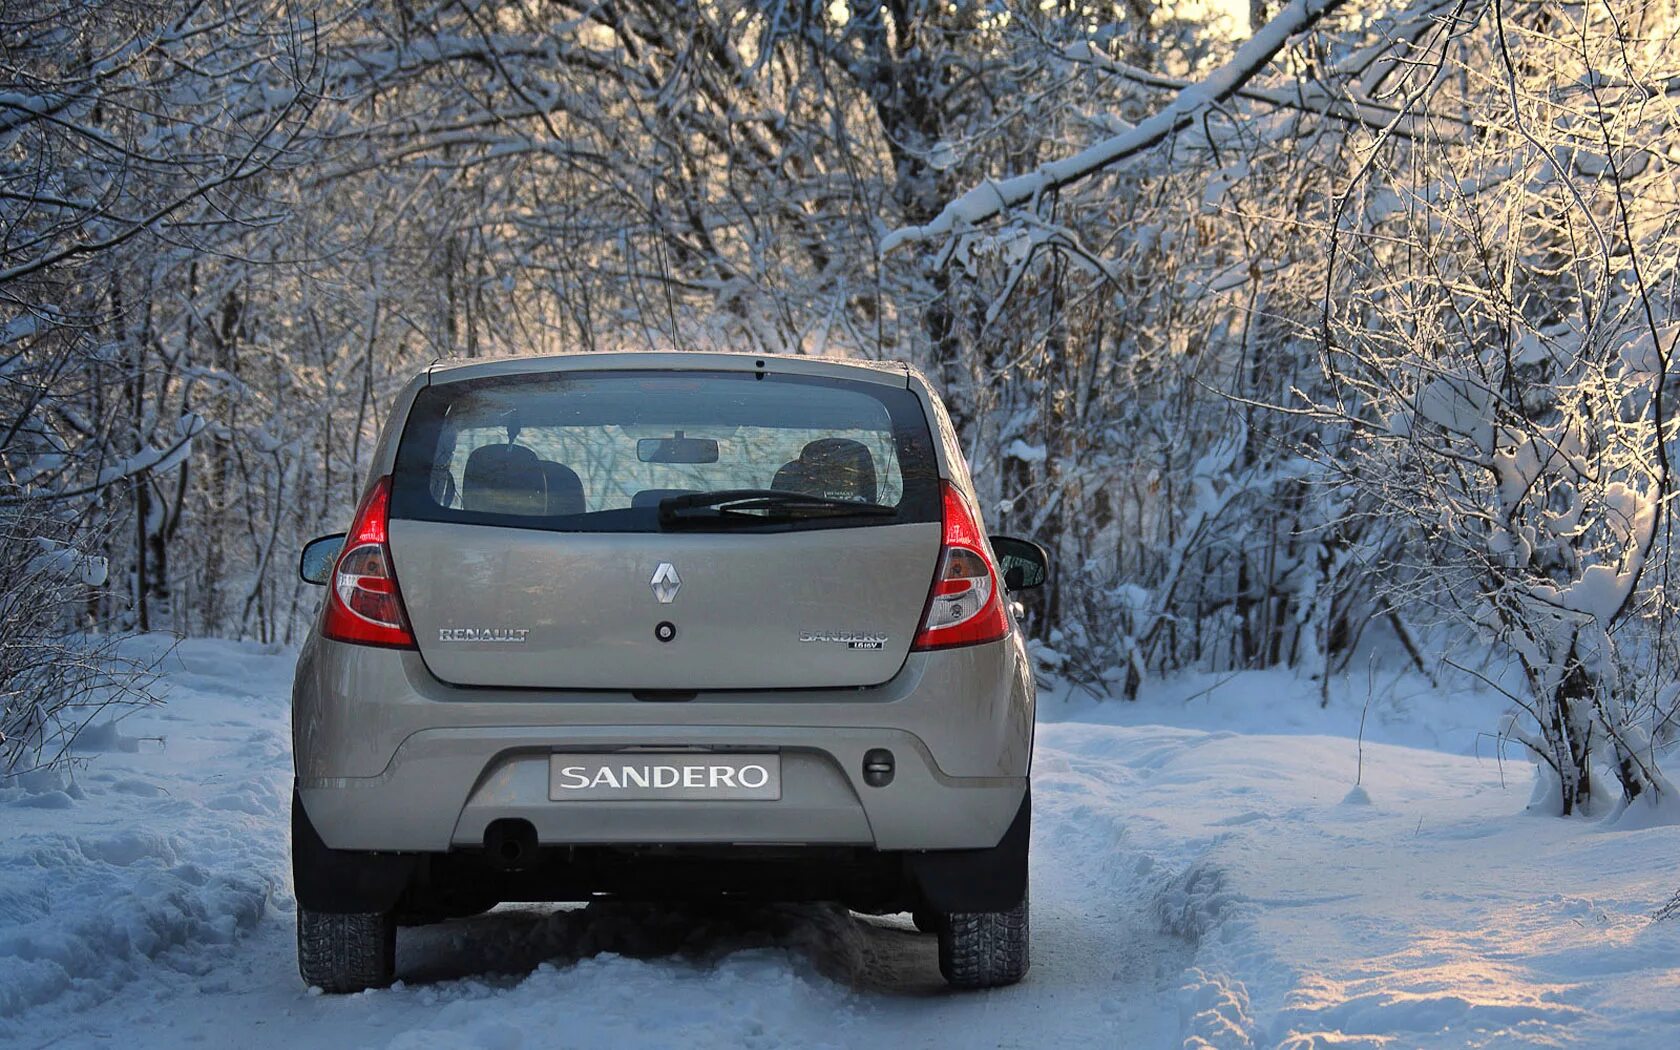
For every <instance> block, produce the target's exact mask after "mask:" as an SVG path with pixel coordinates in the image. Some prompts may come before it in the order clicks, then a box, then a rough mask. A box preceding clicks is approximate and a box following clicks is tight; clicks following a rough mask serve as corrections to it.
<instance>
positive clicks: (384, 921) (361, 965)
mask: <svg viewBox="0 0 1680 1050" xmlns="http://www.w3.org/2000/svg"><path fill="white" fill-rule="evenodd" d="M297 953H298V973H300V974H301V975H302V976H303V981H304V983H305V984H308V985H310V986H312V987H315V988H319V989H321V990H322V991H324V992H359V991H362V990H363V989H366V988H383V987H385V986H386V985H388V984H390V983H391V978H392V977H393V976H395V974H396V969H397V924H396V920H395V919H394V918H393V917H392V916H391V915H389V914H386V913H384V912H353V913H350V914H345V915H339V914H333V913H330V912H318V911H310V910H309V909H307V908H299V909H298V913H297Z"/></svg>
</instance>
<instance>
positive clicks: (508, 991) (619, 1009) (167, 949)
mask: <svg viewBox="0 0 1680 1050" xmlns="http://www.w3.org/2000/svg"><path fill="white" fill-rule="evenodd" d="M168 666H169V668H170V672H169V684H170V686H171V693H170V701H169V704H168V705H167V706H166V707H164V708H162V709H159V710H155V711H147V712H143V713H140V714H137V715H135V716H133V717H131V718H129V719H128V720H126V721H125V722H124V723H122V726H121V732H120V733H113V734H106V736H105V737H104V738H103V739H96V742H98V743H101V744H103V745H104V746H107V747H111V748H114V749H116V750H114V751H113V752H111V753H106V754H103V755H100V756H98V760H97V761H96V762H94V763H93V764H92V765H91V766H90V767H89V768H87V769H84V770H83V771H81V772H80V773H79V774H78V776H77V787H76V789H75V790H74V791H73V792H72V794H75V795H78V796H81V797H77V798H72V797H68V796H66V795H64V794H62V793H59V792H56V791H52V790H43V789H44V788H46V785H44V784H37V785H35V788H36V793H35V794H31V795H29V796H28V797H25V798H21V799H13V800H12V801H11V802H10V808H9V809H8V808H0V821H5V822H7V823H22V822H24V821H27V822H28V825H29V830H27V831H26V832H25V834H24V838H25V840H26V841H27V843H28V845H27V847H26V848H24V849H18V848H17V846H18V845H19V844H17V843H14V844H12V846H11V847H10V848H8V849H7V850H6V851H5V852H4V854H3V855H0V1045H6V1046H9V1047H10V1046H16V1047H25V1048H33V1047H46V1046H52V1047H68V1046H86V1045H107V1044H108V1045H120V1046H124V1047H152V1046H157V1047H162V1046H178V1045H182V1044H198V1045H209V1046H221V1045H238V1046H239V1047H241V1048H242V1050H258V1048H265V1047H288V1048H289V1047H297V1046H393V1047H421V1046H439V1047H443V1046H448V1047H457V1046H485V1047H517V1046H580V1047H584V1046H616V1045H626V1044H644V1045H649V1046H664V1045H674V1044H675V1043H676V1042H677V1041H678V1039H679V1038H680V1039H681V1041H682V1043H683V1044H684V1045H686V1046H691V1047H710V1046H719V1047H725V1046H727V1047H743V1046H782V1045H789V1046H826V1045H832V1046H852V1045H863V1044H871V1045H902V1046H941V1045H950V1044H952V1043H964V1044H967V1045H973V1043H974V1038H975V1036H976V1035H982V1036H983V1039H982V1045H985V1046H1000V1047H1009V1046H1041V1045H1045V1044H1046V1043H1047V1042H1054V1041H1059V1040H1062V1039H1064V1038H1072V1039H1075V1040H1076V1041H1078V1042H1084V1041H1086V1040H1090V1039H1098V1040H1100V1041H1101V1042H1103V1043H1105V1044H1110V1045H1112V1044H1115V1043H1118V1042H1120V1041H1123V1040H1122V1036H1123V1037H1124V1041H1133V1042H1136V1041H1138V1040H1141V1042H1140V1043H1138V1045H1147V1046H1157V1045H1160V1046H1165V1045H1175V1044H1176V1042H1177V1034H1176V1033H1177V1032H1178V1029H1179V1022H1178V1014H1177V1007H1176V1005H1175V1004H1174V990H1175V989H1176V987H1177V984H1178V979H1179V976H1180V974H1181V973H1182V971H1183V969H1184V966H1185V965H1186V964H1187V962H1188V960H1189V956H1190V953H1191V950H1192V948H1191V945H1189V944H1188V943H1187V942H1185V941H1182V940H1179V939H1177V938H1173V937H1170V936H1166V935H1162V934H1160V933H1158V932H1156V931H1157V930H1158V924H1157V923H1156V922H1155V921H1154V920H1153V919H1152V918H1151V917H1150V916H1149V899H1148V891H1149V883H1148V881H1147V880H1144V881H1143V882H1138V881H1135V880H1133V879H1132V878H1130V875H1131V874H1132V872H1133V870H1134V869H1133V867H1132V866H1130V864H1131V863H1135V860H1136V858H1133V857H1130V855H1129V854H1127V853H1126V851H1125V850H1124V849H1119V848H1116V844H1118V843H1120V842H1122V841H1123V839H1124V835H1123V833H1122V831H1121V829H1120V828H1119V827H1118V826H1117V824H1116V823H1115V822H1114V815H1113V814H1100V813H1086V814H1078V813H1071V812H1067V811H1065V810H1064V811H1062V812H1060V813H1059V812H1058V809H1057V806H1056V803H1055V801H1054V799H1053V797H1052V799H1051V800H1049V801H1041V802H1040V810H1041V812H1044V813H1048V814H1050V816H1048V817H1045V816H1041V817H1040V824H1041V826H1042V827H1044V828H1045V829H1047V831H1048V832H1049V833H1048V834H1045V833H1041V835H1040V837H1039V841H1038V842H1037V843H1035V874H1034V880H1035V885H1034V916H1033V918H1034V923H1035V927H1034V944H1033V952H1034V965H1033V971H1032V975H1031V977H1030V979H1029V980H1028V981H1027V982H1026V983H1025V984H1023V985H1021V986H1019V987H1016V988H1012V989H1007V990H1001V991H997V992H991V993H985V994H978V995H957V994H952V993H949V992H948V991H947V990H946V989H945V986H944V984H943V982H942V981H941V980H940V979H939V973H938V966H937V963H936V960H935V956H934V944H933V940H932V939H931V938H929V937H924V936H921V935H918V934H917V933H915V931H914V929H913V928H912V927H911V926H910V925H909V922H908V919H907V918H904V917H890V918H881V919H867V918H859V917H853V916H851V915H849V914H847V913H845V912H842V911H839V910H838V909H833V908H827V907H816V906H784V907H753V908H734V909H727V910H721V911H715V912H707V911H702V910H695V909H674V908H665V907H653V906H643V905H629V904H623V905H612V904H597V905H591V906H589V907H587V908H568V909H555V908H543V907H535V906H519V907H504V908H502V909H498V910H497V911H495V912H492V913H490V914H488V915H485V916H480V917H478V918H474V919H467V920H460V921H457V922H452V923H446V924H442V925H438V926H433V927H426V928H421V929H412V930H404V931H402V933H401V934H400V936H399V945H398V971H399V974H400V976H401V985H400V986H399V987H396V988H393V989H390V990H386V991H380V992H372V993H367V994H364V995H360V996H353V997H349V998H331V997H320V996H310V995H308V994H306V992H305V989H304V988H303V987H302V986H301V984H300V983H299V981H298V977H297V971H296V964H295V960H294V955H293V941H292V936H293V935H292V927H291V923H292V908H293V904H292V900H291V897H290V893H289V887H288V882H289V873H288V871H287V868H286V845H285V834H286V821H285V816H286V813H287V808H286V807H287V805H288V803H289V798H290V795H289V790H290V788H289V785H290V776H291V770H290V760H289V754H288V727H287V692H288V684H289V671H290V657H289V656H279V657H273V656H265V655H262V654H260V653H259V652H257V651H256V650H254V649H252V648H236V647H232V646H218V645H211V644H206V643H187V644H186V645H184V646H183V647H181V649H179V650H178V651H177V653H176V654H174V655H172V656H171V657H170V658H169V661H168ZM130 749H132V750H130ZM1053 794H1054V793H1052V796H1053ZM5 805H6V803H0V806H5ZM1046 807H1048V808H1046ZM20 818H22V819H21V820H20ZM1064 818H1065V819H1070V820H1073V821H1075V822H1077V823H1078V824H1079V829H1078V834H1076V835H1073V836H1060V835H1057V834H1055V832H1056V831H1057V830H1058V829H1064V825H1063V824H1062V823H1061V820H1062V819H1064ZM141 829H144V830H141ZM1092 843H1106V844H1108V846H1109V847H1110V848H1109V849H1106V850H1104V851H1101V852H1099V853H1098V854H1096V855H1097V856H1100V857H1102V858H1104V859H1103V863H1101V864H1100V865H1095V866H1093V864H1091V863H1090V858H1089V857H1088V856H1086V855H1085V851H1086V850H1087V849H1088V848H1089V846H1090V845H1091V844H1092ZM1117 858H1119V859H1126V860H1129V862H1122V863H1118V864H1116V863H1115V862H1116V859H1117ZM43 868H44V869H46V870H45V871H43V870H42V869H43ZM43 875H44V876H46V877H45V878H44V879H43V877H42V876H43ZM20 919H21V920H23V921H22V922H19V920H20ZM8 923H9V924H10V925H8ZM233 1033H237V1038H236V1040H234V1041H233V1042H231V1043H230V1036H231V1035H232V1034H233Z"/></svg>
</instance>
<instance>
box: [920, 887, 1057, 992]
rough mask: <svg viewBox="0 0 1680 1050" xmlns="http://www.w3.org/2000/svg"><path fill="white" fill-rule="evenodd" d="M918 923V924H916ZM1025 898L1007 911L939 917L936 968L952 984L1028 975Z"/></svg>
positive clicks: (991, 983) (987, 983)
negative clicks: (937, 960)
mask: <svg viewBox="0 0 1680 1050" xmlns="http://www.w3.org/2000/svg"><path fill="white" fill-rule="evenodd" d="M918 925H919V924H918ZM1028 925H1029V924H1028V920H1027V898H1026V896H1025V895H1024V894H1023V895H1022V897H1021V902H1020V903H1019V904H1017V905H1015V907H1013V908H1010V909H1009V910H1008V911H981V912H953V913H951V914H949V915H943V916H941V917H940V922H939V972H940V974H941V975H943V976H944V978H945V981H946V983H947V984H949V985H951V986H952V987H953V988H1000V987H1002V986H1004V985H1009V984H1014V983H1015V982H1016V981H1019V980H1020V979H1021V978H1023V977H1025V976H1026V975H1027V968H1028V966H1029V965H1031V961H1030V959H1029V957H1028V950H1027V931H1028Z"/></svg>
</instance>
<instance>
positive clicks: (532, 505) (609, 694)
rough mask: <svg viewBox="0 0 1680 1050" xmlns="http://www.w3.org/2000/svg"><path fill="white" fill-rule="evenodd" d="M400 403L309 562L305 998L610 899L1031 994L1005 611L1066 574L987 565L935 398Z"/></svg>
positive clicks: (299, 820) (301, 702)
mask: <svg viewBox="0 0 1680 1050" xmlns="http://www.w3.org/2000/svg"><path fill="white" fill-rule="evenodd" d="M389 408H390V411H389V412H388V413H387V418H388V423H387V425H386V428H385V430H384V432H383V433H382V434H381V436H380V438H379V441H378V444H377V446H376V447H375V449H374V451H373V457H372V464H373V466H372V471H371V473H370V474H369V476H368V478H367V482H366V486H365V488H364V491H363V495H362V499H361V502H360V505H359V506H358V507H357V508H356V511H355V514H354V517H353V518H352V519H351V522H350V528H349V531H348V533H346V534H344V535H338V536H328V537H323V538H321V539H319V540H316V541H315V542H314V543H312V544H310V545H309V546H308V547H307V548H306V549H305V551H304V556H303V559H302V563H301V567H300V572H301V573H302V575H303V576H304V578H305V579H306V580H308V581H309V582H311V583H319V584H324V585H325V587H324V589H323V591H322V599H323V600H322V604H321V610H320V614H319V617H318V619H317V621H316V623H315V627H314V629H313V630H312V631H311V632H310V633H309V636H308V637H307V639H306V641H305V643H304V646H303V650H302V652H301V654H300V655H299V658H298V670H297V679H296V685H295V686H294V690H293V734H294V739H295V741H296V748H295V751H294V753H295V757H296V763H297V779H296V793H295V796H294V801H293V806H292V862H293V883H294V886H295V888H296V894H297V932H298V939H297V944H298V966H299V969H300V971H301V972H302V974H303V978H304V980H305V981H307V982H308V983H309V984H311V985H314V986H318V987H320V988H322V989H324V990H326V991H329V992H347V991H354V990H357V989H361V988H368V987H373V986H377V985H384V984H388V983H390V982H391V981H392V980H393V979H394V978H395V976H396V973H397V971H396V955H395V944H396V937H397V927H398V926H399V925H402V924H405V923H421V922H429V921H435V920H437V919H441V918H447V917H452V916H459V915H465V914H470V913H473V912H477V911H481V910H484V909H486V908H490V907H493V906H495V905H496V904H498V903H500V902H503V901H584V900H593V899H595V898H597V897H600V896H603V895H617V896H622V897H636V898H643V899H646V898H677V897H680V898H702V899H712V898H717V897H728V898H737V899H743V898H744V899H760V900H790V899H793V900H812V901H829V902H836V903H838V904H840V905H842V906H844V907H847V908H851V909H853V910H856V911H863V912H871V913H885V912H908V913H910V915H911V916H912V918H913V919H914V921H915V925H916V927H917V928H918V929H920V930H922V931H924V932H926V933H927V934H929V935H930V936H933V937H936V938H937V939H938V945H939V951H938V958H939V968H940V971H941V973H942V974H943V975H944V976H945V978H946V979H947V980H948V981H949V982H950V983H951V984H953V985H956V986H959V987H964V988H984V987H992V986H997V985H1004V984H1010V983H1012V982H1014V981H1017V980H1020V979H1021V977H1022V976H1023V975H1024V974H1025V973H1026V972H1027V964H1028V954H1027V951H1028V935H1027V926H1028V894H1027V881H1028V880H1027V867H1028V865H1027V845H1028V841H1029V837H1030V827H1031V823H1032V792H1031V786H1030V784H1029V780H1028V774H1029V772H1030V765H1031V760H1032V741H1033V716H1034V696H1033V676H1032V669H1031V665H1030V664H1029V662H1028V659H1027V652H1026V645H1025V642H1024V640H1023V639H1022V636H1021V631H1020V629H1019V627H1018V626H1017V625H1016V623H1015V621H1014V619H1013V614H1012V612H1011V609H1012V607H1013V604H1014V602H1013V598H1014V597H1015V596H1017V595H1018V594H1019V593H1020V592H1022V591H1025V590H1026V589H1028V588H1031V587H1035V586H1038V585H1039V584H1041V583H1042V582H1044V579H1045V575H1046V571H1047V566H1046V559H1045V556H1044V552H1043V550H1042V549H1040V548H1039V547H1038V546H1037V545H1036V544H1033V543H1030V542H1027V541H1025V540H1018V539H1011V538H1008V537H1003V536H989V535H988V534H987V532H986V530H985V523H984V521H983V520H982V517H981V513H980V507H979V504H978V502H977V500H976V498H975V494H974V484H973V482H972V481H971V480H970V478H969V473H968V468H967V466H966V465H965V464H964V462H963V457H962V452H961V449H960V447H959V446H958V443H957V440H956V437H955V433H954V431H953V429H952V426H951V422H950V420H949V418H948V417H947V415H946V413H945V409H944V408H943V407H942V406H941V405H940V402H939V398H938V397H937V396H936V395H935V393H934V391H933V389H932V387H931V386H930V385H929V383H928V381H927V380H926V379H924V378H923V377H922V376H921V375H919V374H918V373H916V372H915V371H913V370H911V369H909V368H906V367H905V366H903V365H896V364H880V363H868V362H844V361H837V360H834V359H831V358H812V357H774V356H760V355H752V356H747V355H737V354H717V353H647V354H641V353H599V354H576V355H562V356H556V357H540V358H516V359H504V360H477V361H470V362H462V363H458V364H439V365H434V366H433V367H431V368H429V369H427V370H426V371H425V372H423V373H421V374H420V375H418V376H416V377H415V378H414V380H413V381H412V382H411V383H409V385H408V387H407V388H406V389H405V390H404V391H403V392H402V394H401V395H400V396H399V397H398V398H397V399H396V401H395V402H394V403H393V404H391V405H390V406H389ZM679 566H680V571H679ZM460 929H461V930H462V931H463V932H466V933H470V931H471V930H472V929H474V927H471V926H463V927H461V928H460Z"/></svg>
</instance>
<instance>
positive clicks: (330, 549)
mask: <svg viewBox="0 0 1680 1050" xmlns="http://www.w3.org/2000/svg"><path fill="white" fill-rule="evenodd" d="M343 549H344V533H342V532H335V533H333V534H332V535H331V536H322V537H320V538H319V539H313V540H310V541H309V542H308V543H306V544H304V545H303V553H302V554H301V555H299V556H298V575H299V576H300V577H302V578H303V582H304V583H314V584H324V583H326V582H327V579H328V578H329V577H330V576H332V570H333V563H334V562H336V561H337V560H338V552H339V551H341V550H343Z"/></svg>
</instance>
